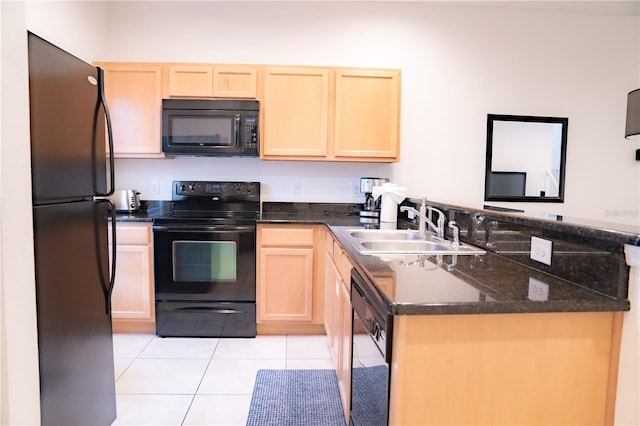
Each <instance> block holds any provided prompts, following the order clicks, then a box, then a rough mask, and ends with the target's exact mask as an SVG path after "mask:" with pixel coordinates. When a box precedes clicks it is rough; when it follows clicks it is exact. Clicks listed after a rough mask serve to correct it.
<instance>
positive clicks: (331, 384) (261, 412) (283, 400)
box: [247, 370, 345, 426]
mask: <svg viewBox="0 0 640 426" xmlns="http://www.w3.org/2000/svg"><path fill="white" fill-rule="evenodd" d="M272 425H273V426H283V425H286V426H345V420H344V415H343V413H342V402H341V400H340V392H339V390H338V380H337V378H336V374H335V371H334V370H258V375H257V377H256V384H255V387H254V388H253V396H252V397H251V406H250V407H249V417H248V420H247V426H272Z"/></svg>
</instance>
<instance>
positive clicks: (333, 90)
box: [261, 67, 400, 162]
mask: <svg viewBox="0 0 640 426" xmlns="http://www.w3.org/2000/svg"><path fill="white" fill-rule="evenodd" d="M262 109H263V111H264V115H263V117H264V118H263V120H262V123H263V124H262V142H261V144H262V145H261V158H263V159H272V160H311V161H369V162H394V161H398V159H399V158H398V157H399V143H400V71H399V70H393V69H392V70H387V69H385V70H381V69H350V68H320V67H317V68H314V67H268V68H267V69H266V71H265V74H264V94H263V104H262Z"/></svg>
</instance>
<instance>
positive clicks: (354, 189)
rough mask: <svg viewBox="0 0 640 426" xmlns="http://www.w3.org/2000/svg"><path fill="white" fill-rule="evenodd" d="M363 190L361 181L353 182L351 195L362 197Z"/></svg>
mask: <svg viewBox="0 0 640 426" xmlns="http://www.w3.org/2000/svg"><path fill="white" fill-rule="evenodd" d="M361 195H362V192H360V182H351V196H352V197H360V196H361Z"/></svg>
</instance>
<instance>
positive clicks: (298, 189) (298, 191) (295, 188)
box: [293, 183, 302, 197]
mask: <svg viewBox="0 0 640 426" xmlns="http://www.w3.org/2000/svg"><path fill="white" fill-rule="evenodd" d="M301 193H302V185H300V184H299V183H294V184H293V195H294V196H296V197H298V196H300V194H301Z"/></svg>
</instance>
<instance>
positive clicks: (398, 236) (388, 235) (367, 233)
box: [349, 229, 425, 241]
mask: <svg viewBox="0 0 640 426" xmlns="http://www.w3.org/2000/svg"><path fill="white" fill-rule="evenodd" d="M349 235H350V236H351V237H353V238H358V239H361V240H368V241H379V240H383V241H387V240H391V241H396V240H400V241H403V240H424V239H425V238H424V237H423V236H422V235H420V234H418V233H417V232H416V231H405V230H397V231H393V230H378V229H366V230H362V231H352V232H350V233H349Z"/></svg>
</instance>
